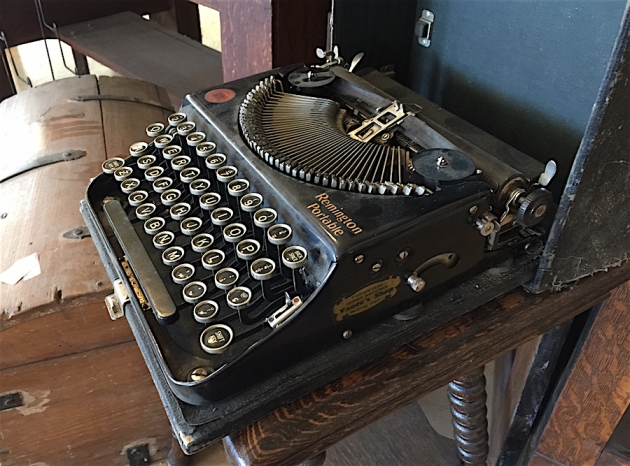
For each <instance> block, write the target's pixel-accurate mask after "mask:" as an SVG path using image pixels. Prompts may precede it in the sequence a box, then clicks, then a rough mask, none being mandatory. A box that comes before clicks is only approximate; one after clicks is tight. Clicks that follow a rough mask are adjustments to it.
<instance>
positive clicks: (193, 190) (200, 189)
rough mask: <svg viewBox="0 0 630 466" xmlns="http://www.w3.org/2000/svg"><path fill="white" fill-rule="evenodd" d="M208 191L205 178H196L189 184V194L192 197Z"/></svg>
mask: <svg viewBox="0 0 630 466" xmlns="http://www.w3.org/2000/svg"><path fill="white" fill-rule="evenodd" d="M208 189H210V182H209V181H208V180H206V179H205V178H197V179H196V180H194V181H193V182H192V183H190V194H192V195H193V196H201V195H202V194H203V193H205V192H206V191H207V190H208Z"/></svg>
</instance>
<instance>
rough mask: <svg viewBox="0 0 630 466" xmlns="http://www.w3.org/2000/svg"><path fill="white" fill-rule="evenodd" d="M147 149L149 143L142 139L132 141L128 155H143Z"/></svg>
mask: <svg viewBox="0 0 630 466" xmlns="http://www.w3.org/2000/svg"><path fill="white" fill-rule="evenodd" d="M148 150H149V144H147V143H146V142H144V141H140V142H134V143H133V144H132V145H131V146H129V155H131V156H132V157H140V156H141V155H144V154H146V153H147V151H148Z"/></svg>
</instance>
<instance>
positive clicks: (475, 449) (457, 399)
mask: <svg viewBox="0 0 630 466" xmlns="http://www.w3.org/2000/svg"><path fill="white" fill-rule="evenodd" d="M448 399H449V402H450V404H451V415H452V420H453V428H454V430H455V442H456V444H457V454H458V456H459V458H460V459H461V460H462V463H463V464H465V465H485V464H486V461H487V459H488V417H487V409H486V377H485V376H484V375H483V366H482V367H480V368H478V369H475V370H473V371H470V372H468V373H467V374H464V375H463V376H461V377H458V378H457V379H455V380H453V381H452V382H451V383H450V384H449V385H448Z"/></svg>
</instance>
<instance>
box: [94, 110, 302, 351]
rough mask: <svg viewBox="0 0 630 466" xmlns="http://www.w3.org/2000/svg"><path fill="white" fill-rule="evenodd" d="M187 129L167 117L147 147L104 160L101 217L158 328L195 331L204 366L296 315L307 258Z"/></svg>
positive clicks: (262, 202)
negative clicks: (105, 193) (115, 192)
mask: <svg viewBox="0 0 630 466" xmlns="http://www.w3.org/2000/svg"><path fill="white" fill-rule="evenodd" d="M195 129H196V128H195V123H194V122H191V121H186V115H185V114H183V113H175V114H173V115H171V116H170V117H169V118H168V125H164V124H162V123H154V124H152V125H150V126H149V127H148V128H147V130H146V132H147V135H148V136H149V137H150V138H153V140H152V142H150V143H146V142H137V143H135V144H133V145H132V146H131V147H130V150H129V152H130V157H128V158H126V159H123V158H112V159H108V160H106V161H105V162H104V163H103V167H102V168H103V172H105V173H107V174H109V175H110V176H111V177H112V178H113V179H114V180H115V182H116V183H118V184H119V185H120V193H121V195H120V196H119V197H118V198H117V199H118V200H116V199H110V200H107V201H106V202H105V204H104V210H105V212H106V214H107V216H108V217H109V220H110V224H111V225H112V227H113V229H114V232H115V234H116V236H117V237H118V240H119V242H120V244H121V246H122V248H123V250H124V254H125V256H126V259H127V260H128V262H129V264H130V265H131V268H132V269H133V271H134V272H135V275H136V277H137V278H138V281H139V282H140V284H141V286H142V290H143V292H144V294H145V295H146V298H147V300H148V302H149V303H150V304H151V306H152V308H153V311H154V313H155V315H156V317H157V319H158V321H160V322H161V323H165V324H169V325H167V327H169V326H170V324H172V323H173V322H176V321H177V322H179V323H178V325H184V326H187V328H188V329H190V328H194V327H195V326H196V329H197V331H198V335H199V339H198V341H197V342H195V344H197V345H199V346H198V347H197V350H199V349H201V350H202V351H203V352H204V353H202V354H206V357H207V355H208V354H209V355H221V354H223V353H226V352H228V351H229V349H230V348H232V347H234V346H238V344H239V342H242V347H243V348H244V347H246V346H248V345H249V344H251V343H252V340H251V336H252V335H254V334H256V332H258V331H261V330H266V331H267V332H268V331H271V330H272V329H273V328H276V327H277V326H279V325H280V324H282V322H284V321H285V320H286V319H287V318H288V317H290V316H291V314H292V313H293V312H295V311H296V310H297V309H298V308H299V307H300V306H301V304H302V302H303V300H305V299H306V297H307V295H308V294H309V293H310V291H309V290H308V289H307V286H306V285H305V283H304V280H303V279H301V275H302V273H303V266H304V265H305V264H306V261H307V258H308V252H307V249H306V248H305V247H303V246H302V245H300V244H299V241H296V238H295V236H294V234H293V229H292V228H291V225H288V224H286V223H282V222H281V219H280V216H279V214H278V212H277V211H276V210H275V209H274V208H273V207H272V206H271V205H270V203H269V202H268V201H270V200H269V199H264V198H263V196H262V195H261V194H259V193H257V192H256V186H255V185H254V183H252V181H251V180H248V179H245V178H243V177H241V176H240V175H239V169H238V167H237V166H236V165H232V163H235V162H236V161H232V160H229V158H228V157H226V156H225V155H223V154H221V153H219V152H218V151H217V145H216V144H215V143H214V142H211V141H207V140H206V135H205V134H204V133H202V132H199V131H196V130H195ZM182 322H183V323H182ZM246 340H248V342H246ZM243 348H241V349H243ZM195 352H198V351H195Z"/></svg>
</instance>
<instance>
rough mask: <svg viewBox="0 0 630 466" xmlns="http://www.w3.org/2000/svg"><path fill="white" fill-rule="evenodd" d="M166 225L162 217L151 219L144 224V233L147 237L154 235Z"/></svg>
mask: <svg viewBox="0 0 630 466" xmlns="http://www.w3.org/2000/svg"><path fill="white" fill-rule="evenodd" d="M164 225H166V220H164V219H163V218H162V217H153V218H150V219H149V220H147V221H146V222H144V231H146V232H147V234H148V235H155V234H156V233H158V232H159V231H160V230H161V229H162V228H164Z"/></svg>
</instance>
